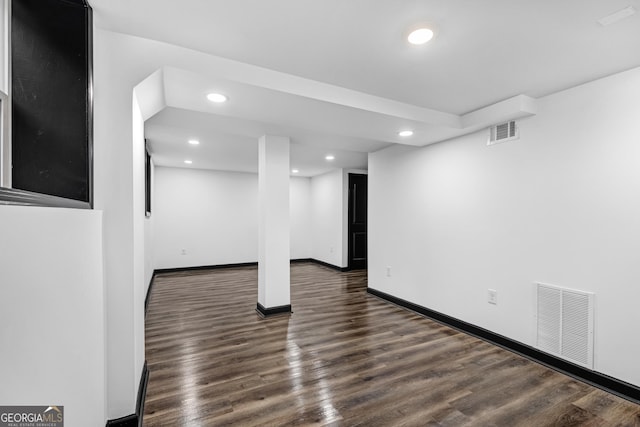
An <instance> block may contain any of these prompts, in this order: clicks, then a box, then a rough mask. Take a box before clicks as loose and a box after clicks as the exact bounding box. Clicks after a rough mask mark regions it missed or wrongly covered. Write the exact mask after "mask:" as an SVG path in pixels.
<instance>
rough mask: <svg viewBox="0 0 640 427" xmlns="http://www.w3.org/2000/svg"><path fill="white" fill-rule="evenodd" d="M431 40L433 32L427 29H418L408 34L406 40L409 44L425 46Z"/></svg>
mask: <svg viewBox="0 0 640 427" xmlns="http://www.w3.org/2000/svg"><path fill="white" fill-rule="evenodd" d="M432 38H433V31H431V30H430V29H428V28H419V29H417V30H414V31H412V32H411V34H409V37H407V40H408V41H409V43H411V44H425V43H426V42H428V41H429V40H431V39H432Z"/></svg>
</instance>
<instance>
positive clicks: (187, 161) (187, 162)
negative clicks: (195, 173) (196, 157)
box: [184, 160, 193, 165]
mask: <svg viewBox="0 0 640 427" xmlns="http://www.w3.org/2000/svg"><path fill="white" fill-rule="evenodd" d="M184 162H185V163H186V164H188V165H190V164H191V163H193V161H191V160H185V161H184Z"/></svg>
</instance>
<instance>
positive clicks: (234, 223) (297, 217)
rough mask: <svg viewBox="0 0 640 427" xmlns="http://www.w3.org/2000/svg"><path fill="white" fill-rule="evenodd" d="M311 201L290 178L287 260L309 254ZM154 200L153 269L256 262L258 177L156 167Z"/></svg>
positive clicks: (304, 182)
mask: <svg viewBox="0 0 640 427" xmlns="http://www.w3.org/2000/svg"><path fill="white" fill-rule="evenodd" d="M310 199H311V196H310V180H309V178H299V177H293V178H291V179H290V219H291V238H290V240H291V259H299V258H309V257H310V256H311V217H310ZM153 200H155V202H154V206H153V207H152V214H151V217H152V218H153V221H154V223H153V228H154V237H153V252H154V255H153V256H154V265H155V268H156V269H163V268H180V267H196V266H206V265H222V264H237V263H244V262H256V261H257V260H258V210H257V209H258V175H256V174H250V173H239V172H225V171H210V170H199V169H189V168H169V167H161V166H158V167H156V168H155V175H154V194H153ZM182 249H185V251H186V254H184V255H183V254H182Z"/></svg>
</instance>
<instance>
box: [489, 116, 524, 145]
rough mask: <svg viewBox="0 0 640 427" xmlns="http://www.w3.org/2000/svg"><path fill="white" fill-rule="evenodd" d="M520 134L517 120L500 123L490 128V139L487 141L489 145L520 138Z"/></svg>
mask: <svg viewBox="0 0 640 427" xmlns="http://www.w3.org/2000/svg"><path fill="white" fill-rule="evenodd" d="M519 136H520V135H519V133H518V126H517V125H516V122H515V121H513V120H512V121H510V122H505V123H500V124H499V125H495V126H491V127H490V128H489V141H487V145H493V144H497V143H499V142H506V141H512V140H514V139H518V137H519Z"/></svg>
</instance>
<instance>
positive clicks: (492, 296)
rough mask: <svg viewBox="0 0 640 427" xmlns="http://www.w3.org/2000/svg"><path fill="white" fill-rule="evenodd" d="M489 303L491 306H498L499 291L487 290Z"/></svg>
mask: <svg viewBox="0 0 640 427" xmlns="http://www.w3.org/2000/svg"><path fill="white" fill-rule="evenodd" d="M487 302H488V303H489V304H493V305H498V291H496V290H495V289H487Z"/></svg>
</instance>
